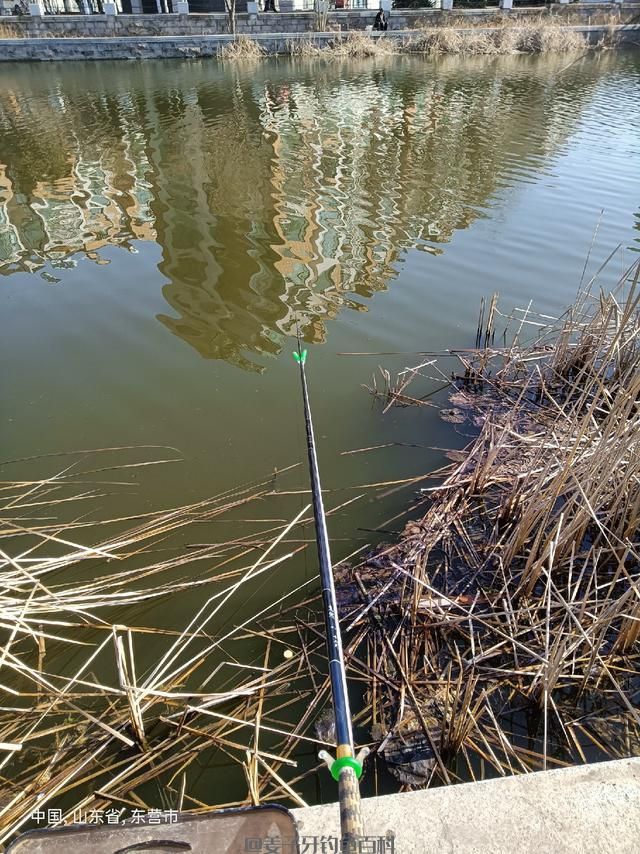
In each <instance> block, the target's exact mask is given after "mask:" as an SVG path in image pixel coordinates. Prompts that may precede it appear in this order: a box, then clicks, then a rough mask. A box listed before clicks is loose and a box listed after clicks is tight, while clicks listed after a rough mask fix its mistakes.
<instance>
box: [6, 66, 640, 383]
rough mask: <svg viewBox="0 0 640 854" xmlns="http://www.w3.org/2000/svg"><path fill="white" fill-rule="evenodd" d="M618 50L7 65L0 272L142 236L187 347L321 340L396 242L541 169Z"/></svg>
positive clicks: (436, 247)
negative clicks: (581, 55) (154, 253)
mask: <svg viewBox="0 0 640 854" xmlns="http://www.w3.org/2000/svg"><path fill="white" fill-rule="evenodd" d="M612 61H615V60H612V59H611V58H610V57H609V56H607V55H601V56H597V57H589V58H588V59H585V60H582V61H581V62H579V63H578V64H575V65H573V66H571V67H567V65H568V60H567V57H566V56H552V55H548V56H544V57H538V58H531V57H501V58H500V59H499V60H496V59H490V58H475V59H472V60H466V61H464V62H461V61H460V59H459V58H445V59H442V60H440V61H438V62H433V61H431V62H427V61H424V60H421V59H416V58H402V59H398V58H393V59H391V60H388V61H384V62H375V63H372V62H369V61H364V62H360V63H358V62H350V63H345V64H340V65H333V64H331V65H327V64H324V63H322V62H318V63H311V64H309V63H296V62H289V61H284V62H283V61H281V62H275V61H273V62H265V63H261V64H258V65H255V66H251V67H250V68H244V69H243V68H238V67H231V68H229V67H221V66H219V65H217V64H214V63H212V62H190V63H188V64H182V65H181V64H178V63H175V62H163V63H160V62H158V63H153V64H151V63H149V64H138V65H132V64H124V63H122V64H108V63H105V64H102V65H100V66H83V67H82V73H79V71H78V67H77V65H76V64H72V65H70V66H60V65H58V66H52V67H51V71H50V73H48V74H46V75H45V74H43V73H42V70H41V69H40V68H37V69H34V68H31V67H28V66H22V67H14V68H12V69H11V71H10V72H5V75H6V79H5V85H4V88H3V91H2V93H1V94H0V272H2V273H3V274H5V275H6V274H10V273H12V272H15V271H31V272H36V271H40V270H42V269H43V268H44V267H45V265H48V267H50V268H51V269H50V271H49V272H43V273H42V275H43V276H45V278H47V277H48V278H49V279H53V280H55V279H56V277H57V272H56V268H58V270H61V271H62V270H64V268H65V266H68V265H74V264H76V263H77V257H78V253H85V254H86V256H87V257H88V258H89V259H91V260H93V261H95V262H96V263H97V264H100V263H106V261H105V260H104V259H103V258H102V257H101V250H102V249H103V248H104V247H106V246H108V245H111V244H115V245H119V246H122V247H123V248H125V249H129V250H131V251H135V249H134V246H135V243H136V241H155V242H156V243H157V244H158V245H159V247H160V249H161V254H162V258H161V261H160V264H159V269H160V271H161V273H162V274H163V276H164V277H165V278H166V280H167V283H166V284H165V285H164V287H163V296H164V298H165V300H166V302H167V304H168V307H169V309H170V310H168V311H166V312H163V313H159V314H158V315H157V317H158V320H159V321H160V322H161V323H162V324H163V325H164V326H165V327H166V328H167V329H169V330H170V331H171V332H172V333H174V334H175V335H177V336H179V337H180V338H182V339H183V340H185V341H186V342H188V343H189V344H190V345H191V346H192V347H193V348H195V349H196V350H197V352H198V353H199V354H200V355H201V356H203V357H205V358H207V359H222V360H225V361H226V362H229V363H230V364H233V365H237V366H238V367H241V368H243V369H245V370H248V371H256V372H261V371H262V370H264V367H263V365H262V364H261V363H260V362H259V361H257V359H256V357H260V356H264V355H268V354H277V353H278V352H279V351H280V350H281V348H282V346H283V339H284V338H285V337H286V336H288V335H291V334H292V331H293V329H294V326H295V319H296V318H300V321H301V325H302V328H303V332H304V336H305V339H306V340H307V341H315V342H322V341H324V340H325V337H326V323H327V321H328V320H330V319H332V318H334V317H336V316H337V314H338V313H339V312H340V310H341V309H344V308H350V309H353V310H355V311H363V310H366V301H367V300H368V299H370V298H371V297H372V296H373V295H374V294H375V293H376V292H377V291H380V290H384V289H386V288H387V287H388V286H389V283H390V281H391V280H393V279H394V278H395V277H396V276H397V271H396V268H395V266H394V265H395V263H396V262H397V260H398V259H399V258H400V257H401V256H402V255H403V253H406V251H407V250H408V249H412V248H414V249H418V250H422V251H424V252H428V253H432V254H437V253H440V252H442V250H443V245H444V244H446V243H447V242H448V241H450V240H451V238H452V235H453V233H454V232H455V231H456V230H457V229H464V228H467V227H468V226H469V225H470V224H471V223H473V222H474V221H475V220H476V219H477V218H479V217H483V216H486V215H488V213H489V211H490V208H491V207H492V205H494V203H495V196H496V193H497V192H499V191H501V190H503V189H504V188H507V187H510V186H512V185H514V184H518V183H521V182H527V181H529V182H531V181H534V180H536V179H537V176H539V174H540V173H544V171H545V168H546V165H547V163H548V161H549V158H552V157H553V156H555V155H557V154H558V153H559V152H561V151H562V149H563V147H564V146H565V144H566V142H567V139H568V138H569V137H570V136H571V134H572V133H574V132H575V130H576V126H577V124H578V122H579V120H580V116H581V113H582V111H583V109H584V106H585V104H587V103H588V102H589V100H590V99H591V97H592V96H593V93H594V90H595V89H596V87H597V86H598V83H599V81H600V79H601V77H602V75H603V72H604V71H605V70H606V69H607V66H608V64H609V63H610V62H612ZM629 62H630V63H631V64H633V62H634V60H632V59H629ZM635 62H636V64H637V60H635ZM60 275H62V273H61V274H60Z"/></svg>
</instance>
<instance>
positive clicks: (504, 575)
mask: <svg viewBox="0 0 640 854" xmlns="http://www.w3.org/2000/svg"><path fill="white" fill-rule="evenodd" d="M639 272H640V265H637V266H636V267H635V269H631V270H629V271H627V273H626V274H625V276H624V278H623V280H622V281H621V283H620V285H619V287H618V288H617V290H616V291H614V292H612V293H604V292H600V293H597V292H596V293H594V292H592V291H591V289H587V290H585V291H584V292H582V293H581V294H580V295H579V297H578V299H577V300H576V303H575V304H574V305H573V306H572V307H571V308H570V309H569V311H567V313H566V314H565V315H563V316H562V317H560V318H558V319H552V318H549V317H544V316H539V315H535V314H534V313H533V312H532V310H531V306H529V307H528V308H527V309H526V310H522V311H516V312H514V314H513V315H512V316H511V317H510V318H509V319H508V322H507V324H506V327H505V331H504V332H503V333H502V336H501V337H502V343H503V346H495V338H496V334H500V330H499V329H498V325H499V324H500V323H502V322H503V321H506V320H507V319H506V318H505V317H504V316H503V315H502V314H501V312H500V309H499V302H498V298H497V296H494V298H493V299H492V300H491V301H490V302H489V303H488V304H484V303H483V306H482V310H481V318H480V321H479V324H478V334H477V340H476V347H475V348H473V349H469V350H466V351H459V352H458V353H457V359H458V360H459V362H460V364H461V369H460V370H459V372H457V373H456V372H454V373H453V375H452V376H451V378H449V377H447V376H446V375H444V374H443V372H439V373H438V375H437V377H435V378H436V379H439V380H442V378H443V375H444V378H445V380H448V382H449V385H450V388H451V393H450V398H451V400H450V402H451V408H449V409H445V410H443V416H444V417H445V419H446V420H448V421H450V422H452V423H454V424H457V425H462V426H460V427H459V428H458V429H460V430H467V431H471V432H474V433H475V434H476V435H475V437H474V438H473V439H472V440H471V442H470V443H469V445H468V446H467V447H466V449H465V450H464V451H461V452H454V453H453V454H452V459H453V460H454V462H453V463H452V464H451V465H449V466H448V467H446V468H445V469H443V470H442V471H441V472H440V473H439V475H440V477H441V478H442V481H441V482H440V483H439V484H438V485H437V486H435V487H431V488H429V489H427V490H422V492H421V496H420V502H423V503H426V504H427V512H426V513H424V514H422V515H418V518H417V519H416V520H415V521H412V522H410V523H409V524H407V526H406V528H405V530H404V533H403V535H402V537H401V539H400V541H399V542H398V543H397V544H395V545H392V546H390V547H389V548H386V549H383V550H381V551H379V552H378V553H375V554H374V555H372V556H370V558H369V559H368V560H367V561H365V562H363V563H361V564H360V565H359V566H357V567H352V568H344V570H343V579H342V580H343V584H342V595H343V599H344V601H345V603H346V606H348V609H349V610H350V619H351V624H352V625H353V626H354V627H360V628H362V627H364V626H366V625H368V634H367V642H366V643H367V645H366V653H364V652H363V653H361V657H362V660H363V662H364V664H365V666H366V668H367V670H368V672H369V673H370V685H369V687H368V691H367V699H368V701H369V704H370V709H371V711H370V715H371V717H370V720H369V721H368V724H369V726H371V727H372V728H374V730H375V732H376V734H378V735H379V736H380V738H381V741H380V744H379V745H378V752H379V753H381V754H382V756H383V757H385V758H386V760H387V764H388V765H389V767H390V768H391V770H392V771H393V773H394V774H395V775H396V777H397V778H398V779H399V780H400V781H401V782H402V783H403V784H404V785H406V786H416V785H428V784H429V783H430V782H432V781H439V782H453V781H455V780H456V779H460V778H464V779H478V778H480V777H483V776H485V775H487V774H493V775H496V774H500V775H504V774H512V773H521V772H528V771H530V770H534V769H538V768H548V767H554V766H558V765H565V764H572V763H580V762H585V761H589V760H593V759H595V758H603V757H621V756H628V755H640V715H639V713H638V702H639V701H640V675H639V669H638V665H639V653H640V646H639V644H638V640H639V638H640V563H639V550H640V549H639V547H640V543H639V540H638V531H639V525H640V479H639V474H640V403H639V401H640V346H639V339H640V312H639V304H640V293H639V290H638V276H639ZM514 324H515V326H516V327H517V328H516V329H515V332H514V333H512V334H511V336H509V334H508V329H507V327H508V328H511V329H513V328H514ZM526 330H534V331H535V334H534V336H533V338H532V339H530V340H529V341H528V343H526V342H524V341H523V331H526ZM507 342H508V343H507ZM431 364H432V363H429V365H431ZM433 373H434V369H433V367H427V366H426V365H425V364H422V365H419V366H418V367H417V368H413V369H411V370H409V369H407V370H405V371H403V372H402V373H401V374H400V375H399V377H398V378H397V379H396V380H393V381H391V380H390V377H389V374H385V385H384V388H383V389H382V390H375V389H373V391H374V392H375V393H376V394H377V395H378V396H382V397H383V398H384V401H385V404H386V405H387V406H389V405H392V406H397V405H400V406H407V405H412V403H414V402H419V401H420V402H421V395H420V393H419V391H418V390H414V387H415V386H416V385H417V384H419V383H420V382H421V381H424V377H425V376H428V375H429V374H433ZM358 609H359V610H358ZM354 613H355V616H354Z"/></svg>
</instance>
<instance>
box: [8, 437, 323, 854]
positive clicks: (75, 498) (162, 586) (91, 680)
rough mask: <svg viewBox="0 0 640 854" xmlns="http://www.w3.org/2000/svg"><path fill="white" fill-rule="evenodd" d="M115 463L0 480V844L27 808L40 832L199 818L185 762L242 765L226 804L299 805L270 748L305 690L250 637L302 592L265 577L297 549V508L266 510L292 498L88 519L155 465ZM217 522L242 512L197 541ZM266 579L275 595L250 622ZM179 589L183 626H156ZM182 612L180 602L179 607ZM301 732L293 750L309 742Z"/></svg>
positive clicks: (275, 645) (255, 497)
mask: <svg viewBox="0 0 640 854" xmlns="http://www.w3.org/2000/svg"><path fill="white" fill-rule="evenodd" d="M123 452H124V449H119V450H113V451H108V450H104V451H101V452H99V453H97V452H92V453H91V454H90V455H89V454H88V453H86V452H84V453H82V454H79V455H71V457H60V458H57V457H52V458H50V459H49V460H44V461H41V464H42V465H43V466H44V465H45V464H47V463H48V464H49V465H50V464H51V463H52V462H54V463H57V462H59V463H60V465H59V467H57V468H56V470H55V471H54V473H53V474H52V475H50V476H48V477H46V478H42V479H38V480H34V479H27V478H24V479H15V477H14V478H13V479H11V480H4V481H2V482H1V483H0V526H1V528H0V530H1V531H2V534H1V537H2V543H1V544H0V546H1V547H0V560H1V561H2V569H3V574H2V589H1V591H0V631H2V645H1V647H0V683H1V684H2V686H3V702H2V706H1V707H0V793H1V794H0V845H3V844H6V843H7V842H8V841H10V840H11V839H12V838H13V836H14V835H15V833H16V832H17V831H19V830H21V829H24V828H26V827H28V826H32V825H33V821H34V814H35V816H36V818H39V819H40V825H39V826H43V824H42V822H44V823H47V820H49V823H54V824H55V823H58V824H59V823H67V822H71V821H74V820H75V821H78V820H81V821H84V820H87V817H89V818H88V820H89V821H91V818H90V816H91V815H94V816H102V818H100V819H98V818H96V820H100V821H104V820H105V819H104V815H105V814H106V813H107V812H108V811H114V810H115V811H122V810H125V811H127V810H128V811H130V810H131V809H134V808H141V809H148V808H168V807H169V808H174V809H183V810H185V811H188V810H202V809H206V808H208V807H211V806H212V805H213V804H212V803H211V802H210V801H208V802H207V801H205V800H203V798H202V797H199V796H198V794H197V793H196V789H197V783H198V779H199V777H200V775H201V774H202V768H201V766H200V764H199V763H200V759H201V757H202V756H205V757H207V761H209V759H211V761H212V762H214V763H215V762H219V761H220V759H221V758H225V759H227V760H229V761H231V763H232V764H233V765H234V767H236V769H237V771H238V773H239V774H242V773H243V770H246V772H247V775H248V776H247V779H248V781H249V782H248V789H247V792H248V794H247V798H246V799H245V798H242V797H241V798H240V800H239V802H240V803H243V802H245V801H246V802H249V803H251V802H257V801H258V800H260V801H262V800H269V799H274V798H278V799H282V798H286V799H293V800H296V799H297V801H298V802H299V801H300V800H301V798H300V797H299V796H298V795H297V794H296V792H295V790H294V789H293V788H291V787H290V785H289V784H288V783H286V782H281V780H282V778H281V777H280V775H279V774H278V772H277V770H276V769H277V768H278V767H280V765H284V766H285V767H286V768H287V769H289V770H290V769H291V768H295V767H296V761H295V760H293V759H288V758H287V756H286V755H281V753H282V751H280V750H279V749H278V746H277V744H278V742H280V741H282V740H283V737H285V736H286V737H287V741H288V739H289V733H290V732H294V733H295V729H296V725H297V723H298V715H297V714H295V715H293V717H291V716H290V717H289V720H290V722H289V723H288V722H287V717H286V715H287V711H286V710H287V709H288V707H289V706H290V705H291V704H292V702H294V701H295V702H297V701H298V698H299V696H303V695H304V690H303V687H299V685H298V683H300V682H301V679H302V676H301V674H300V673H299V672H298V671H299V670H300V663H299V659H298V658H294V659H293V660H289V658H286V657H283V655H282V651H283V649H285V645H284V644H285V643H286V642H287V638H286V633H283V632H280V633H276V634H275V635H274V636H273V638H271V637H267V636H266V634H265V633H264V631H263V629H262V628H261V626H262V621H266V623H267V624H268V623H269V622H270V621H273V619H274V617H275V616H277V615H278V614H279V613H280V612H281V611H282V609H283V608H284V607H286V605H287V603H288V602H289V601H295V602H296V603H297V605H298V606H300V603H301V602H302V601H303V600H304V598H305V595H306V591H307V589H308V588H310V587H311V586H312V583H311V582H308V581H307V582H305V581H302V582H301V583H300V584H299V585H293V588H292V587H291V585H288V584H287V583H286V582H285V581H284V580H283V578H282V572H283V568H284V567H286V566H288V564H289V563H290V562H291V560H292V558H293V557H294V556H295V555H296V554H298V553H299V552H300V551H301V550H303V549H304V548H306V545H307V543H308V541H309V540H308V537H302V538H301V537H300V530H301V528H300V526H301V525H303V524H304V525H308V524H309V522H310V521H311V518H312V516H311V512H310V508H309V507H308V506H303V507H302V508H301V509H299V510H298V512H296V513H294V514H293V515H292V518H291V519H284V518H282V516H277V517H271V516H268V515H266V514H265V509H264V508H265V502H267V499H269V498H270V499H272V500H278V499H280V496H281V494H282V493H284V495H289V494H290V493H291V490H287V489H286V488H285V485H286V477H287V472H286V471H285V472H280V473H277V474H274V475H273V476H270V477H269V478H267V479H265V480H264V481H262V482H256V483H252V484H248V485H245V486H243V487H241V488H238V489H235V490H230V491H228V492H225V493H223V494H221V495H218V496H216V497H214V498H211V499H207V500H203V501H199V502H196V503H193V504H191V505H188V506H184V507H178V508H174V509H170V510H168V511H163V512H151V513H144V514H139V515H135V516H131V515H122V516H120V517H114V518H108V519H105V518H103V517H102V518H100V520H99V521H98V517H99V515H100V514H99V513H98V511H97V506H99V504H100V502H101V501H102V500H103V499H104V497H105V496H106V495H107V493H111V492H113V491H114V490H118V489H120V488H125V489H130V486H131V484H130V481H129V477H130V474H131V470H132V469H133V468H137V467H141V466H147V465H151V464H155V463H158V462H161V461H162V460H158V459H152V460H146V461H140V460H138V461H136V462H133V463H132V462H127V463H121V462H114V460H113V459H112V457H113V455H114V453H115V454H117V455H121V454H122V453H123ZM129 453H131V451H129ZM104 457H107V458H108V459H105V460H104V461H100V460H103V458H104ZM96 459H98V462H96ZM169 461H175V454H173V453H171V454H169V456H168V457H167V458H166V460H165V462H169ZM31 464H32V465H33V462H32V463H31ZM13 467H15V466H13ZM294 492H295V490H294ZM301 500H303V501H304V495H303V496H302V497H301ZM94 505H97V506H94ZM254 505H255V507H256V508H257V507H258V506H260V508H261V510H260V511H259V512H256V511H255V510H253V511H252V510H251V508H253V507H254ZM228 514H235V517H234V518H237V517H238V515H240V516H241V517H242V516H244V515H249V516H251V517H252V518H253V517H257V518H254V521H253V522H251V523H249V522H246V523H244V522H243V523H242V527H241V529H240V530H241V531H242V533H241V535H239V536H238V537H237V538H235V539H234V540H231V541H228V542H214V543H210V544H202V543H201V542H200V541H201V540H202V538H203V536H206V535H207V534H209V536H210V532H211V530H214V531H215V526H213V523H214V522H217V521H218V520H220V519H221V517H223V516H226V515H228ZM237 521H242V519H237ZM278 579H280V581H278ZM265 585H268V586H269V587H270V588H271V589H278V588H282V589H283V590H284V592H283V594H282V595H281V596H279V595H274V597H273V598H274V601H273V602H270V601H269V604H268V605H267V606H263V607H260V608H259V609H258V610H257V611H256V612H255V613H254V612H253V611H252V609H251V601H252V598H254V597H255V596H256V595H257V594H258V593H259V592H260V591H261V590H262V589H263V588H264V586H265ZM194 591H199V593H198V598H197V599H196V600H195V601H196V602H197V605H196V606H195V610H194V611H188V619H187V620H186V625H184V627H183V628H181V629H180V628H178V629H176V627H175V622H173V621H175V617H174V618H172V620H173V621H172V620H170V621H169V622H170V625H168V626H164V625H163V621H162V620H160V621H159V620H158V613H159V612H158V611H154V610H153V609H154V606H155V604H156V603H161V602H162V601H165V600H167V599H168V598H169V597H170V599H171V602H172V607H175V608H177V607H179V603H180V602H181V601H183V600H181V598H180V597H181V596H182V595H183V594H187V595H188V594H193V592H194ZM263 600H264V597H263V598H262V600H261V601H263ZM184 601H185V602H186V607H187V609H188V607H189V603H191V607H193V602H194V598H193V596H191V598H189V599H187V600H184ZM299 613H302V612H301V611H300V612H299ZM127 618H129V619H127ZM297 620H298V622H297V624H296V626H295V628H294V634H295V638H296V642H298V641H297V638H298V635H299V620H300V616H298V618H297ZM127 622H128V624H126V623H127ZM229 624H231V625H229ZM292 642H293V639H292ZM287 648H288V647H287ZM302 681H304V679H302ZM310 685H311V683H309V684H308V685H307V690H310ZM292 697H293V700H292ZM283 709H284V710H285V711H284V713H283V712H282V710H283ZM281 714H284V720H280V715H281ZM300 714H301V715H302V713H300ZM274 716H275V717H274ZM301 739H302V742H299V740H296V739H294V740H293V742H292V744H293V745H294V746H295V745H297V744H298V743H304V744H306V743H308V742H313V743H315V741H317V739H315V738H314V737H310V738H306V740H305V737H304V736H301ZM274 745H275V746H274ZM247 751H249V754H247ZM203 761H204V760H203ZM214 803H215V802H214ZM51 811H53V812H51Z"/></svg>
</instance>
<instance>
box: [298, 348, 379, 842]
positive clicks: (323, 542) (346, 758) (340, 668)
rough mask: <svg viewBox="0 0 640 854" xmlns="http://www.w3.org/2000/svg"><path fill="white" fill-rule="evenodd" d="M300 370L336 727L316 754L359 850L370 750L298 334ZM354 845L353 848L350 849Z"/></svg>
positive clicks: (344, 831)
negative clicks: (360, 743) (358, 738)
mask: <svg viewBox="0 0 640 854" xmlns="http://www.w3.org/2000/svg"><path fill="white" fill-rule="evenodd" d="M293 357H294V359H295V360H296V362H297V363H298V366H299V367H300V382H301V384H302V401H303V404H304V421H305V427H306V431H307V455H308V458H309V475H310V478H311V495H312V498H313V516H314V519H315V525H316V543H317V545H318V563H319V565H320V579H321V582H322V603H323V605H324V622H325V629H326V640H327V653H328V658H329V678H330V681H331V695H332V699H333V714H334V719H335V727H336V745H337V746H336V758H335V759H334V758H333V757H332V756H331V755H330V754H329V753H327V751H326V750H322V751H321V752H320V754H319V756H320V758H321V759H323V760H324V761H325V762H326V763H327V765H328V767H329V770H330V771H331V776H332V777H333V779H334V780H336V781H337V783H338V798H339V801H340V832H341V836H342V844H343V848H342V849H341V850H343V851H351V850H354V851H355V850H358V848H357V847H356V846H357V840H358V839H360V838H361V837H362V836H364V829H363V825H362V815H361V811H360V786H359V783H358V781H359V779H360V776H361V775H362V761H363V759H364V758H365V756H366V755H367V753H368V752H369V751H368V749H367V748H364V749H363V750H361V751H360V753H359V754H358V756H356V755H355V750H354V745H353V732H352V730H351V711H350V708H349V694H348V692H347V676H346V672H345V665H344V655H343V652H342V639H341V637H340V624H339V618H338V606H337V603H336V589H335V585H334V583H333V570H332V565H331V554H330V551H329V535H328V533H327V520H326V517H325V513H324V504H323V502H322V488H321V486H320V472H319V470H318V457H317V455H316V442H315V437H314V434H313V422H312V420H311V407H310V405H309V392H308V389H307V376H306V373H305V363H306V360H307V351H306V350H302V349H301V345H300V333H299V332H298V352H297V353H294V354H293ZM354 842H355V846H354Z"/></svg>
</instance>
